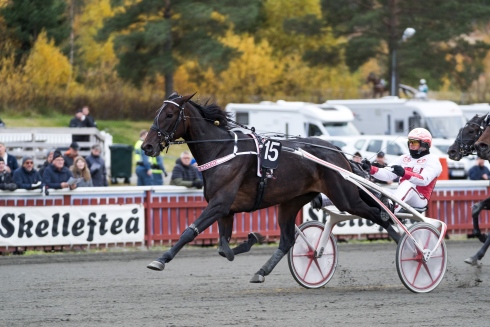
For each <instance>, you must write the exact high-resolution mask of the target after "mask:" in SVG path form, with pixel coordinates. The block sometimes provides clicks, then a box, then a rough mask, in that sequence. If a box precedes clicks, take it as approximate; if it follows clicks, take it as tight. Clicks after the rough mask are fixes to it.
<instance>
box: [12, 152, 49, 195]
mask: <svg viewBox="0 0 490 327" xmlns="http://www.w3.org/2000/svg"><path fill="white" fill-rule="evenodd" d="M14 182H15V184H17V186H18V187H19V188H23V189H26V190H34V189H37V188H42V187H43V186H44V184H43V179H42V177H41V175H40V174H39V172H38V171H37V170H36V169H34V159H33V158H32V157H31V156H24V157H23V158H22V167H20V168H18V169H17V170H16V171H14Z"/></svg>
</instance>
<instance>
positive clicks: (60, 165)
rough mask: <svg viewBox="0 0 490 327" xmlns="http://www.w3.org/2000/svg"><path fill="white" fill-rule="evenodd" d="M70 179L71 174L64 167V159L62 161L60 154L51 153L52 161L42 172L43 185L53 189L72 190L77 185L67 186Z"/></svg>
mask: <svg viewBox="0 0 490 327" xmlns="http://www.w3.org/2000/svg"><path fill="white" fill-rule="evenodd" d="M70 177H73V174H72V173H71V171H70V169H68V168H66V167H65V159H63V156H62V155H61V152H60V151H58V150H56V151H55V152H54V153H53V161H52V162H51V164H50V165H49V166H48V167H46V169H45V170H44V176H43V178H44V184H46V186H47V187H49V188H53V189H63V188H69V189H71V190H74V189H75V188H76V187H77V184H72V185H70V184H68V180H69V179H70Z"/></svg>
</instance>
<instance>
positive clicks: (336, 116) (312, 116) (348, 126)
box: [225, 100, 360, 137]
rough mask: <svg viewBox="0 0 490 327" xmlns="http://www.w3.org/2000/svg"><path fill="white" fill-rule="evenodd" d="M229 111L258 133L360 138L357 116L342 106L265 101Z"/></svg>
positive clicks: (232, 106) (229, 107)
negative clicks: (355, 136)
mask: <svg viewBox="0 0 490 327" xmlns="http://www.w3.org/2000/svg"><path fill="white" fill-rule="evenodd" d="M225 110H226V111H227V112H230V113H232V115H233V117H234V119H235V121H236V122H238V123H240V124H242V125H245V126H247V127H254V128H255V130H256V131H257V133H272V134H281V135H284V136H285V137H293V136H294V137H296V136H300V137H309V136H321V135H332V136H342V135H345V136H350V135H360V133H359V131H358V130H357V128H356V127H355V126H354V125H353V123H352V122H353V120H354V115H353V114H352V111H350V110H349V108H347V107H345V106H342V105H330V104H328V105H326V104H322V105H321V107H320V105H319V104H314V103H309V102H296V101H284V100H278V101H275V102H273V101H262V102H260V103H229V104H228V105H227V106H226V108H225Z"/></svg>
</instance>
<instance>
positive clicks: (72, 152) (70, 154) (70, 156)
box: [63, 142, 80, 168]
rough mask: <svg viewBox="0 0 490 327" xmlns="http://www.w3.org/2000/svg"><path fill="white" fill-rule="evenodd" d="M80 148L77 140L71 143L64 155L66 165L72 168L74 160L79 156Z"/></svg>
mask: <svg viewBox="0 0 490 327" xmlns="http://www.w3.org/2000/svg"><path fill="white" fill-rule="evenodd" d="M78 150H80V146H79V145H78V143H77V142H72V143H71V144H70V148H69V149H68V151H66V152H65V154H64V155H63V159H65V167H66V168H70V167H71V166H73V160H75V158H76V157H78Z"/></svg>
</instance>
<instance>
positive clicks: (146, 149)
mask: <svg viewBox="0 0 490 327" xmlns="http://www.w3.org/2000/svg"><path fill="white" fill-rule="evenodd" d="M141 149H143V151H145V152H147V153H148V152H152V151H153V146H152V145H151V144H145V145H144V146H142V147H141Z"/></svg>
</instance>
